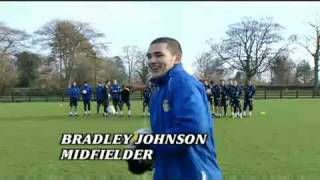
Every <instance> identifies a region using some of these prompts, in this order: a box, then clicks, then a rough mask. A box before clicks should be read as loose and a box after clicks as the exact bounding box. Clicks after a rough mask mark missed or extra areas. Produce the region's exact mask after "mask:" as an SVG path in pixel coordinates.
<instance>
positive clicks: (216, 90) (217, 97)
mask: <svg viewBox="0 0 320 180" xmlns="http://www.w3.org/2000/svg"><path fill="white" fill-rule="evenodd" d="M211 91H212V95H213V102H214V105H215V106H221V93H222V89H221V87H220V85H218V84H216V85H214V86H213V87H212V89H211Z"/></svg>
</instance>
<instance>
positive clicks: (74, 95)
mask: <svg viewBox="0 0 320 180" xmlns="http://www.w3.org/2000/svg"><path fill="white" fill-rule="evenodd" d="M68 95H69V97H70V112H69V116H77V115H78V113H77V106H78V101H79V99H80V89H79V87H77V82H76V81H73V82H72V83H71V85H70V86H69V88H68Z"/></svg>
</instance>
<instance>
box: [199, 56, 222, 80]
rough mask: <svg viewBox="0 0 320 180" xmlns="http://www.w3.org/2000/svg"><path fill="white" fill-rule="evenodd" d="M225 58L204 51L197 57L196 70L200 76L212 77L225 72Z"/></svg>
mask: <svg viewBox="0 0 320 180" xmlns="http://www.w3.org/2000/svg"><path fill="white" fill-rule="evenodd" d="M223 64H224V62H223V60H222V59H220V57H214V56H213V54H212V53H210V52H204V53H202V54H201V55H200V56H198V57H196V71H197V72H198V74H199V76H200V78H204V79H212V78H213V76H217V75H218V74H221V73H222V74H223V73H224V71H223V72H222V71H221V70H223V69H224V67H223Z"/></svg>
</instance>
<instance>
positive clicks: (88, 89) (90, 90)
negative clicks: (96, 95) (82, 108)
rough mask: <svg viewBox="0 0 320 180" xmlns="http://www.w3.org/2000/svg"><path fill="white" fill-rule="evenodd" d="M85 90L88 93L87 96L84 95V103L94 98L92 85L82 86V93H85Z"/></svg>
mask: <svg viewBox="0 0 320 180" xmlns="http://www.w3.org/2000/svg"><path fill="white" fill-rule="evenodd" d="M83 90H86V91H87V94H82V93H81V94H82V100H84V101H90V100H91V97H92V87H91V86H90V85H88V86H84V85H83V86H82V87H81V92H82V91H83Z"/></svg>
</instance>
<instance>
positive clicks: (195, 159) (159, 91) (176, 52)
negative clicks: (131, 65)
mask: <svg viewBox="0 0 320 180" xmlns="http://www.w3.org/2000/svg"><path fill="white" fill-rule="evenodd" d="M181 57H182V50H181V46H180V44H179V42H178V41H177V40H175V39H172V38H158V39H155V40H154V41H152V42H151V44H150V46H149V49H148V53H147V58H148V64H149V68H150V71H151V76H152V79H151V82H152V83H154V84H155V88H154V89H155V91H154V92H152V97H151V102H150V113H151V117H150V119H151V129H152V132H153V133H155V134H200V133H201V134H207V135H208V139H207V142H206V143H205V144H191V145H186V144H175V145H169V144H161V145H160V144H157V145H155V144H154V145H152V149H153V150H154V156H155V158H154V161H155V162H154V168H155V171H154V180H203V179H206V180H221V179H222V174H221V170H220V168H219V166H218V162H217V156H216V147H215V140H214V126H213V121H214V118H213V117H212V116H211V112H210V111H209V109H210V107H209V106H210V105H209V102H208V98H207V94H206V91H205V88H204V86H203V84H201V82H200V81H198V80H197V79H196V78H194V77H193V76H191V75H190V74H188V73H187V72H186V71H185V70H184V68H183V66H182V64H181ZM129 169H130V168H129Z"/></svg>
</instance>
